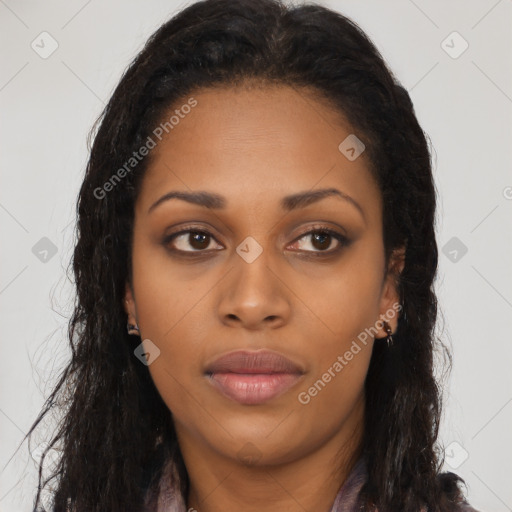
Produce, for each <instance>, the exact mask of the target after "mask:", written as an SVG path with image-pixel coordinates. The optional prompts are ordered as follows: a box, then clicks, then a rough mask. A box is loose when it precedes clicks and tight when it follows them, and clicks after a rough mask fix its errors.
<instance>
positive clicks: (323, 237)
mask: <svg viewBox="0 0 512 512" xmlns="http://www.w3.org/2000/svg"><path fill="white" fill-rule="evenodd" d="M330 236H331V235H329V233H315V234H314V235H313V237H314V241H320V247H318V246H316V247H317V249H327V248H328V247H329V245H330V243H329V239H330ZM326 242H327V243H326ZM313 243H314V242H313Z"/></svg>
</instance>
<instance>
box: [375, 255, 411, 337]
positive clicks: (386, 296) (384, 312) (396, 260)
mask: <svg viewBox="0 0 512 512" xmlns="http://www.w3.org/2000/svg"><path fill="white" fill-rule="evenodd" d="M404 265H405V247H404V246H402V247H399V248H398V249H395V250H394V251H393V252H392V254H391V256H390V258H389V265H388V269H387V273H386V277H385V280H384V284H383V287H382V294H381V299H380V306H379V318H380V319H381V320H385V321H386V322H387V323H388V324H389V326H390V327H391V330H392V331H393V332H396V329H397V326H398V316H399V313H400V311H401V304H400V293H399V291H398V283H399V280H400V274H401V273H402V270H403V269H404ZM378 325H380V322H379V324H378ZM386 336H387V333H386V331H385V329H384V327H382V328H381V329H380V330H379V334H378V335H377V337H378V338H385V337H386Z"/></svg>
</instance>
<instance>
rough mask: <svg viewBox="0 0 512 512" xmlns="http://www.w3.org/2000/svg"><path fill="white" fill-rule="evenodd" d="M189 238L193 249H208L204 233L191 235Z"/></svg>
mask: <svg viewBox="0 0 512 512" xmlns="http://www.w3.org/2000/svg"><path fill="white" fill-rule="evenodd" d="M190 236H191V237H192V242H191V243H190V245H191V246H192V247H194V248H195V249H204V248H205V247H208V235H205V234H204V233H191V235H190ZM205 242H206V243H205Z"/></svg>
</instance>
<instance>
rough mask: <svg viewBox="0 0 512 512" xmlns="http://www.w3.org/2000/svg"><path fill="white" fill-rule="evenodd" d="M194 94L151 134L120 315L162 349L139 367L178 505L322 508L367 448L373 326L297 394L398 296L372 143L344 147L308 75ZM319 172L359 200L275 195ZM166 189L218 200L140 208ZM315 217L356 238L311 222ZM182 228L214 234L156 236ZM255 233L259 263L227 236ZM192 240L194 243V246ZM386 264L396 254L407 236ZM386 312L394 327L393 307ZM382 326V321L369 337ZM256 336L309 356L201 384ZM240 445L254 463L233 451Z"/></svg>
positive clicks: (343, 132)
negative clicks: (271, 385) (271, 384)
mask: <svg viewBox="0 0 512 512" xmlns="http://www.w3.org/2000/svg"><path fill="white" fill-rule="evenodd" d="M193 97H194V98H195V99H196V100H197V106H195V107H194V108H193V109H192V110H191V112H190V113H189V114H188V115H187V116H184V118H183V119H181V120H180V122H179V124H178V125H176V126H175V127H174V129H173V130H172V131H170V133H169V134H168V136H167V137H166V138H164V139H163V140H162V141H161V142H159V144H158V146H157V147H156V148H155V149H154V150H153V153H152V161H151V164H150V166H149V167H148V170H147V172H146V175H145V177H144V179H143V181H142V185H141V189H140V194H139V196H138V199H137V202H136V206H135V224H134V241H133V247H132V251H133V252H132V255H133V274H132V282H131V284H128V283H127V287H126V296H125V309H126V312H127V314H128V319H129V321H130V322H132V323H135V322H136V323H137V324H138V326H139V328H140V333H141V338H142V339H143V340H146V339H149V340H151V341H152V342H153V343H154V344H155V345H156V346H157V347H158V348H159V350H160V355H159V357H157V358H156V359H155V361H154V362H152V363H151V364H150V365H149V367H148V368H149V371H150V373H151V376H152V378H153V380H154V382H155V385H156V387H157V389H158V391H159V393H160V394H161V396H162V398H163V400H164V401H165V403H166V404H167V406H168V407H169V409H170V411H171V412H172V415H173V419H174V423H175V426H176V432H177V435H178V441H179V444H180V448H181V451H182V454H183V457H184V460H185V464H186V467H187V471H188V474H189V477H190V481H191V490H190V493H189V496H188V502H187V507H194V508H195V509H197V510H198V511H200V512H219V511H226V510H227V511H230V510H245V511H249V512H251V511H261V510H282V511H304V510H315V511H325V512H328V511H329V510H330V508H331V506H332V504H333V502H334V499H335V496H336V494H337V492H338V490H339V487H340V485H341V484H342V483H343V482H344V480H345V479H346V477H347V475H348V474H349V472H350V469H351V468H352V466H353V464H354V462H355V461H356V460H357V457H358V455H359V454H360V448H361V436H362V430H363V420H364V407H365V405H364V392H363V391H364V380H365V376H366V373H367V370H368V365H369V361H370V356H371V351H372V347H373V342H374V340H373V338H370V339H369V341H368V343H367V345H363V344H360V345H361V347H362V348H361V350H360V351H359V352H358V353H357V355H355V356H354V358H353V359H352V360H351V361H350V362H349V363H348V364H347V365H346V366H345V367H344V368H343V370H342V371H341V372H339V373H337V374H336V377H335V378H332V380H331V381H330V382H329V383H328V384H327V385H326V386H325V387H324V388H323V389H322V391H321V392H319V393H318V394H317V395H316V396H315V397H312V398H311V401H310V402H309V403H308V404H307V405H303V404H301V403H300V402H299V401H298V398H297V397H298V394H299V393H300V392H301V391H307V390H308V388H310V387H311V386H312V385H313V384H314V383H315V382H316V381H318V379H319V378H321V376H322V374H324V373H325V372H326V371H327V370H328V368H330V367H332V366H333V363H334V362H335V361H336V360H337V357H338V356H340V355H343V354H344V353H345V352H346V351H347V350H348V349H349V348H350V346H351V345H352V343H353V341H354V340H356V339H357V336H358V334H360V333H361V332H363V331H364V329H365V328H369V327H370V326H374V325H375V324H376V322H377V321H378V320H379V318H381V315H386V312H389V310H390V308H391V309H392V305H393V304H396V303H397V302H399V296H398V293H397V287H396V279H395V277H394V276H393V275H392V274H391V273H389V274H387V275H386V273H385V272H384V270H385V269H384V264H385V260H384V246H383V238H382V202H381V196H380V192H379V189H378V187H377V185H376V184H375V182H374V180H373V178H372V176H371V174H370V171H369V167H368V165H369V164H368V161H367V160H366V155H365V154H364V153H363V154H362V155H361V156H360V157H359V158H357V159H356V160H354V161H349V160H348V159H347V158H346V157H345V156H344V155H343V154H342V153H341V152H340V151H339V150H338V145H339V144H340V142H341V141H343V140H344V139H345V138H346V137H347V136H348V135H349V134H351V133H354V130H353V129H352V128H351V127H350V126H349V125H348V123H346V122H345V121H344V119H343V118H342V116H341V115H339V114H337V113H335V112H334V111H333V109H332V108H329V106H328V105H327V104H326V103H325V102H324V101H321V100H320V99H318V98H317V97H316V96H315V95H314V94H313V93H312V92H311V91H309V92H308V91H306V90H300V91H299V90H295V89H292V88H289V87H287V86H267V87H266V88H263V89H262V88H248V87H240V88H236V89H235V88H218V89H206V90H202V91H199V92H198V93H197V94H194V95H193ZM185 101H186V99H185ZM180 104H181V103H180ZM360 138H361V139H363V140H364V137H363V136H362V135H361V134H360ZM324 188H336V189H338V190H340V191H342V192H343V193H345V194H348V195H349V196H350V197H352V198H353V199H354V200H355V201H356V202H357V203H358V204H359V205H360V207H361V209H362V211H363V214H362V213H361V212H360V211H359V210H358V209H357V208H356V207H355V206H354V205H353V204H351V202H349V201H346V200H343V199H341V198H339V197H336V196H332V197H327V198H324V199H322V200H320V201H317V202H314V203H312V204H310V205H308V206H306V207H304V208H298V209H296V210H293V211H289V212H287V211H285V210H283V209H282V208H281V205H280V201H281V199H282V198H283V197H284V196H287V195H290V194H293V193H298V192H304V191H311V190H312V189H314V190H318V189H324ZM170 191H188V192H191V191H208V192H213V193H217V194H220V195H222V196H224V198H225V201H226V207H225V208H224V209H213V208H207V207H204V206H199V205H194V204H190V203H188V202H185V201H183V200H180V199H172V200H168V201H164V202H162V203H161V204H160V205H158V206H156V207H155V208H154V209H152V210H151V212H148V210H149V209H150V207H151V205H153V204H154V203H155V202H156V201H157V200H158V199H159V198H161V197H162V196H163V195H165V194H166V193H168V192H170ZM190 224H192V227H190V226H189V225H190ZM318 225H320V227H328V228H331V229H334V230H335V231H338V232H339V233H340V234H342V235H345V236H347V238H348V239H349V240H350V243H349V244H348V245H347V246H342V245H340V242H338V241H337V240H336V239H335V238H327V241H326V242H324V243H323V245H322V242H318V241H315V239H314V237H313V236H312V235H307V234H304V233H305V232H307V231H311V230H313V229H314V228H315V229H316V228H318ZM185 228H188V229H192V230H193V229H196V230H197V229H200V230H203V231H204V230H206V231H209V232H210V233H211V234H212V237H210V238H208V237H207V238H206V239H202V242H201V243H197V241H196V240H197V239H194V238H193V237H191V236H189V235H190V234H185V235H182V236H181V237H180V238H179V239H175V240H174V242H172V241H171V242H168V243H167V246H166V245H165V242H164V241H163V240H164V238H165V235H166V234H169V233H172V232H179V231H180V230H181V229H185ZM248 236H251V237H253V238H254V239H255V240H256V241H257V242H258V244H259V245H260V246H261V248H262V249H263V252H262V253H261V254H260V256H259V257H258V258H257V259H255V260H254V261H253V262H252V263H248V262H246V261H245V260H244V259H242V258H241V257H240V256H239V254H238V253H237V252H236V248H237V247H238V246H239V245H240V243H241V242H242V241H243V240H244V239H245V238H246V237H248ZM202 247H203V248H202ZM172 248H174V249H176V250H177V249H181V250H182V251H183V252H182V253H181V254H182V256H180V255H179V254H178V252H174V253H173V252H172V250H171V249H172ZM198 248H199V249H198ZM336 249H338V250H336ZM194 250H195V251H196V252H195V253H194V254H197V251H203V252H202V253H201V255H200V256H199V257H196V258H193V257H188V256H187V255H190V254H191V252H185V251H194ZM322 250H323V251H331V252H330V255H325V252H324V253H323V254H322ZM311 254H320V255H321V256H320V257H318V258H315V257H314V255H313V256H311ZM308 255H309V256H308ZM391 264H392V265H393V268H395V269H398V271H400V270H401V268H402V267H403V251H399V252H397V253H396V254H395V255H394V257H393V258H392V261H391ZM389 325H390V326H391V328H392V329H393V331H395V329H396V325H397V316H396V315H395V317H394V318H392V319H391V320H389ZM385 336H386V333H385V331H384V330H383V329H382V328H380V329H379V331H378V334H377V335H376V337H377V338H383V337H385ZM260 348H268V349H272V350H275V351H277V352H280V353H282V354H283V355H285V356H286V357H288V358H290V359H292V360H293V361H295V362H297V363H299V364H300V365H301V366H302V367H303V368H304V370H305V374H304V376H303V377H302V379H301V380H300V381H299V382H298V383H297V385H296V386H294V387H293V388H291V389H290V390H288V391H287V392H286V393H284V394H282V395H280V396H278V397H277V398H274V399H272V400H270V401H269V402H266V403H264V404H259V405H242V404H239V403H237V402H234V401H232V400H229V399H228V398H226V397H224V396H223V395H221V394H220V393H219V392H217V391H216V390H215V389H213V388H212V387H211V386H210V385H209V383H208V382H207V379H206V378H205V376H204V373H203V372H204V369H205V367H206V365H207V363H209V362H211V361H213V360H214V359H215V358H216V357H218V356H220V355H223V354H226V353H227V352H230V351H232V350H235V349H250V350H251V349H254V350H256V349H260ZM247 443H251V444H250V445H247ZM244 446H245V448H244ZM247 446H250V447H251V448H250V449H251V450H252V451H253V452H254V453H256V454H257V457H256V459H257V460H256V461H254V462H253V463H247V462H244V460H242V458H241V456H240V455H239V452H240V450H242V449H243V448H244V450H248V448H247ZM242 453H244V451H243V450H242Z"/></svg>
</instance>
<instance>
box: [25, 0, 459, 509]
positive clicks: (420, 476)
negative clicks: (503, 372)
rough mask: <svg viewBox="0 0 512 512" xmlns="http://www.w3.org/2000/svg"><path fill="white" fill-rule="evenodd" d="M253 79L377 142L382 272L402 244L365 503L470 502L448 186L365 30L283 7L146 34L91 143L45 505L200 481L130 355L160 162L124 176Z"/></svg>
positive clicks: (217, 15) (84, 502) (209, 1)
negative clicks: (140, 229)
mask: <svg viewBox="0 0 512 512" xmlns="http://www.w3.org/2000/svg"><path fill="white" fill-rule="evenodd" d="M251 81H252V82H260V83H263V84H283V85H288V86H290V87H294V88H296V89H297V90H300V89H301V88H308V89H309V90H314V91H315V92H316V93H317V95H318V98H319V99H323V100H326V101H327V102H328V104H329V105H331V107H332V109H333V111H334V112H338V113H339V114H340V115H342V116H344V117H345V118H346V119H347V120H348V121H349V123H350V125H351V126H352V127H353V128H354V130H355V133H357V134H359V135H360V138H361V139H362V140H364V143H365V144H366V154H367V155H368V157H369V162H370V164H371V172H372V174H373V176H374V178H375V180H376V182H377V183H378V185H379V188H380V191H381V194H382V198H383V237H384V247H385V256H386V263H388V262H389V257H390V255H391V251H392V250H393V249H394V248H397V247H400V246H404V245H405V246H406V256H405V266H404V268H403V271H402V272H401V274H400V276H398V277H397V278H398V286H399V292H400V299H401V303H402V304H403V311H402V315H401V316H400V318H399V322H398V329H397V332H396V334H395V335H394V336H393V338H394V345H393V350H387V349H386V344H375V345H374V348H373V354H372V358H371V362H370V367H369V370H368V375H367V378H366V383H365V391H366V413H365V425H364V429H365V430H364V438H363V446H362V450H363V453H364V456H365V457H366V460H367V467H368V480H367V482H366V484H365V485H364V487H363V489H362V493H361V497H362V498H363V501H364V504H365V510H368V511H369V510H372V508H373V506H377V507H378V509H379V512H391V511H393V512H396V511H397V510H400V511H402V512H417V511H418V510H419V509H420V507H421V506H426V507H428V510H429V511H449V510H455V504H456V503H458V502H460V501H461V500H462V499H463V493H462V491H461V489H460V485H461V483H464V481H463V480H462V479H461V478H460V477H458V476H457V475H455V474H453V473H443V474H440V470H441V467H442V463H443V460H442V459H443V456H442V450H440V448H439V447H438V444H437V443H438V441H437V437H438V429H439V422H440V417H441V386H440V384H439V382H440V381H439V379H438V378H436V377H435V374H434V369H435V363H436V360H435V357H434V356H435V355H436V354H437V353H440V354H442V355H443V356H444V357H443V360H442V361H443V362H444V364H445V367H450V366H451V356H450V352H449V350H448V348H447V347H446V346H445V345H444V344H443V343H442V342H441V340H440V339H439V338H438V336H437V335H436V334H435V332H434V329H435V323H436V317H437V298H436V295H435V293H434V288H433V282H434V278H435V276H436V272H437V264H438V249H437V243H436V239H435V229H434V228H435V222H436V218H435V211H436V210H435V208H436V191H435V185H434V182H433V176H432V166H431V154H430V146H429V143H428V142H427V140H428V139H427V137H426V135H425V133H424V132H423V130H422V129H421V127H420V126H419V124H418V121H417V119H416V116H415V112H414V108H413V105H412V102H411V99H410V97H409V94H408V93H407V91H406V90H405V89H404V88H403V87H402V86H401V85H400V84H399V82H398V81H397V80H396V78H395V77H394V76H393V74H392V72H391V71H390V70H389V69H388V67H387V65H386V64H385V62H384V60H383V58H382V57H381V55H380V53H379V52H378V50H377V49H376V48H375V46H374V45H373V43H372V42H371V41H370V40H369V39H368V37H367V36H366V35H365V34H364V33H363V31H362V30H361V29H360V28H359V27H358V26H357V25H356V24H355V23H354V22H352V21H351V20H349V19H347V18H346V17H344V16H342V15H341V14H339V13H336V12H334V11H331V10H329V9H327V8H324V7H321V6H319V5H315V4H309V5H307V4H306V5H301V6H295V7H293V6H286V5H285V4H284V3H282V2H281V1H279V0H205V1H201V2H197V3H194V4H192V5H191V6H189V7H187V8H186V9H184V10H183V11H181V12H180V13H178V14H177V15H176V16H174V17H173V18H172V19H170V20H169V21H168V22H166V23H165V24H164V25H162V26H161V27H160V28H159V29H158V30H157V31H156V32H155V33H154V34H153V35H152V36H151V37H150V38H149V40H148V41H147V43H146V45H145V47H144V48H143V50H142V51H141V52H140V53H139V55H137V57H136V58H135V59H134V61H133V62H132V64H131V65H130V66H129V68H128V69H127V70H126V72H125V73H124V75H123V77H122V79H121V81H120V83H119V85H118V86H117V88H116V90H115V92H114V94H113V96H112V98H111V99H110V101H109V103H108V105H107V106H106V108H105V109H104V111H103V113H102V115H101V116H100V118H99V119H98V120H97V122H96V124H95V126H94V128H93V130H92V131H91V134H90V139H89V141H90V140H91V139H92V138H94V142H93V144H92V147H90V159H89V162H88V165H87V169H86V174H85V178H84V181H83V184H82V187H81V190H80V195H79V200H78V204H77V217H78V222H77V235H76V236H77V242H76V246H75V250H74V255H73V259H72V269H73V273H74V280H75V283H76V289H77V297H76V303H75V308H74V312H73V315H72V318H71V319H70V322H69V332H68V335H69V342H70V346H71V351H72V356H71V361H70V363H69V365H68V366H67V367H66V368H65V369H64V371H63V372H62V375H61V376H60V379H59V380H58V383H57V385H56V387H55V389H54V390H53V392H52V393H51V395H50V397H49V398H48V399H47V401H46V403H45V405H44V407H43V410H42V411H41V413H40V414H39V416H38V418H37V419H36V421H35V422H34V424H33V425H32V427H31V429H30V431H29V433H28V434H27V435H31V433H32V431H33V430H34V428H35V427H36V426H37V425H38V424H39V422H40V421H41V420H42V418H43V417H44V416H45V415H46V414H47V413H49V412H50V411H52V410H56V411H58V412H61V413H64V414H62V419H61V421H60V423H59V426H58V429H57V432H56V434H55V436H54V437H53V438H52V439H51V440H50V442H49V448H51V447H54V448H57V449H58V450H59V451H60V454H61V456H60V459H59V462H58V464H57V466H56V468H55V470H54V471H53V472H52V474H51V475H49V477H48V478H43V472H42V467H43V462H41V465H40V468H39V490H38V493H37V496H36V497H35V508H36V509H37V507H38V506H39V503H40V491H41V489H42V488H43V487H44V486H45V485H47V484H49V483H51V482H54V483H56V485H55V486H54V488H55V494H54V510H55V511H56V512H65V511H66V510H67V509H68V507H69V510H72V511H76V512H96V511H97V512H100V511H101V512H104V511H106V510H108V511H109V512H126V511H128V510H130V511H137V510H141V509H142V506H143V501H144V496H145V495H146V493H147V492H148V490H150V489H154V488H155V486H156V485H157V484H158V480H159V477H160V476H161V474H162V470H163V467H164V465H165V463H166V461H169V460H173V461H174V462H175V464H176V467H177V468H178V471H179V474H180V482H181V492H182V493H183V494H184V495H186V493H187V490H188V486H189V482H188V478H187V474H186V468H185V466H184V463H183V459H182V457H181V454H180V450H179V447H178V444H177V440H176V434H175V430H174V427H173V423H172V417H171V414H170V411H169V410H168V408H167V406H166V404H165V403H164V402H163V400H162V398H161V397H160V395H159V393H158V391H157V389H156V387H155V386H154V384H153V381H152V379H151V377H150V374H149V372H148V369H147V367H146V366H144V365H142V364H140V362H139V361H138V360H137V359H136V358H135V356H134V354H133V351H134V349H135V347H136V345H138V344H139V343H140V340H138V341H134V337H133V336H129V335H128V334H127V332H126V314H125V311H124V309H123V306H122V302H123V297H124V292H125V283H126V281H127V280H128V281H129V280H130V276H131V262H130V258H131V237H132V228H133V220H134V204H135V200H136V197H137V192H138V189H139V185H140V182H141V179H142V177H143V175H144V171H145V169H146V168H147V165H148V162H149V161H150V158H149V157H147V158H144V159H142V160H141V161H140V162H139V163H138V164H137V165H136V166H134V167H133V169H130V170H129V171H126V172H124V173H121V174H122V179H119V180H117V179H116V181H112V177H113V175H114V174H115V173H116V171H117V170H118V169H121V168H122V167H123V165H125V164H126V162H127V160H128V159H129V158H130V156H131V155H132V153H133V152H134V151H137V150H138V149H139V148H140V147H141V146H143V145H144V144H145V143H146V141H147V140H148V137H149V136H151V134H152V133H153V131H154V129H155V127H156V126H158V125H159V123H160V122H161V121H162V119H164V115H165V114H166V113H168V111H169V108H170V107H171V106H173V105H179V103H180V102H181V101H184V100H183V98H185V99H186V98H187V97H190V95H191V94H192V93H193V92H194V91H198V90H199V89H201V88H210V87H215V86H224V85H228V86H229V85H237V84H241V83H244V82H246V83H249V82H251ZM167 116H168V114H167ZM93 132H96V133H95V135H93ZM125 170H126V168H125ZM117 176H118V177H119V176H120V174H119V173H118V174H117ZM109 180H110V181H109ZM107 182H110V184H111V186H110V187H108V188H109V190H108V193H106V192H105V190H106V187H105V183H107Z"/></svg>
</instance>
